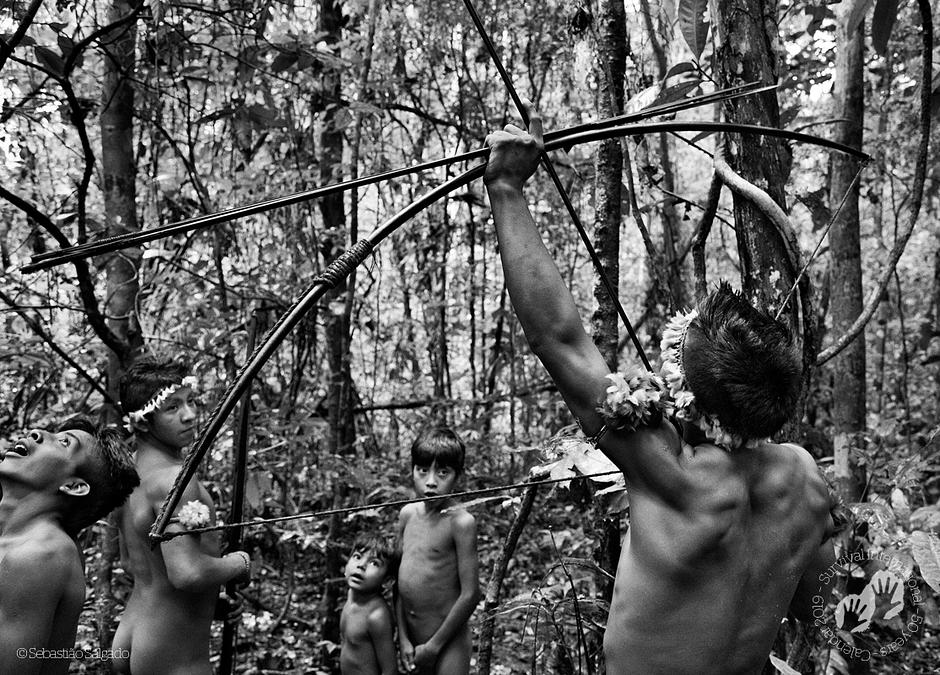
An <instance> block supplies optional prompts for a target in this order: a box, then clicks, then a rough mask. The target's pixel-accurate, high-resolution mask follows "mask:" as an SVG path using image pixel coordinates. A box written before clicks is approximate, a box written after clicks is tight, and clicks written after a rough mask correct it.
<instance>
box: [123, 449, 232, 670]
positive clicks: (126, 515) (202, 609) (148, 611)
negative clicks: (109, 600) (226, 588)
mask: <svg viewBox="0 0 940 675" xmlns="http://www.w3.org/2000/svg"><path fill="white" fill-rule="evenodd" d="M178 468H179V467H178V465H176V464H170V465H169V466H166V467H159V468H144V467H141V469H140V477H141V484H140V487H138V488H137V489H136V490H134V492H133V494H131V496H130V498H128V500H127V503H126V504H125V505H124V507H123V508H122V509H121V511H120V520H119V525H120V529H121V542H122V558H123V559H124V564H125V566H126V568H127V571H128V572H130V574H131V575H132V576H133V578H134V588H133V591H132V592H131V597H130V599H129V600H128V603H127V608H126V609H125V611H124V614H123V616H122V618H121V624H120V626H119V628H118V633H117V635H116V636H115V642H114V649H115V651H117V650H119V649H122V650H127V651H129V652H130V654H131V658H130V663H129V664H127V665H124V664H115V666H116V669H118V670H119V672H128V671H127V670H122V669H125V668H126V667H127V666H129V668H130V671H129V672H132V673H133V674H134V675H146V674H147V673H151V672H153V673H171V674H173V675H197V674H199V675H203V674H205V675H208V674H210V673H211V672H212V670H211V667H210V665H209V643H210V637H211V632H210V627H211V623H212V619H213V615H214V612H215V605H216V601H217V599H218V593H219V587H218V585H215V586H209V587H206V588H203V589H199V590H193V589H189V590H182V589H180V588H177V587H175V586H174V585H173V584H172V583H171V581H170V578H169V576H168V573H167V567H166V563H165V561H164V550H165V547H166V546H168V545H179V544H181V543H183V542H178V540H181V539H183V537H178V538H177V539H173V540H170V541H169V542H164V543H163V544H161V545H160V546H158V547H156V548H153V549H152V548H151V547H150V541H149V539H148V535H149V532H150V528H151V527H152V526H153V523H154V521H155V520H156V517H157V515H158V514H159V511H160V507H161V506H162V504H163V501H164V499H165V498H166V495H167V492H168V490H169V488H170V486H171V485H172V484H173V481H174V480H175V477H176V474H177V471H178ZM193 491H195V492H193ZM187 493H188V494H187V495H186V496H184V500H186V499H187V498H193V497H196V496H198V499H199V500H200V501H202V502H203V503H205V504H208V505H210V522H215V509H214V507H212V506H211V505H212V500H211V498H210V496H209V494H208V492H207V491H206V490H205V488H204V487H203V486H202V485H201V484H200V483H199V482H198V481H193V482H192V483H191V485H190V486H189V487H188V488H187ZM186 538H188V539H192V540H194V541H196V542H197V544H196V545H197V546H198V547H199V550H201V552H202V553H205V554H207V555H210V556H213V557H218V555H219V544H218V539H217V537H216V536H213V535H207V534H202V535H198V536H194V535H186ZM185 545H191V544H190V543H189V542H186V543H185ZM170 646H172V647H170Z"/></svg>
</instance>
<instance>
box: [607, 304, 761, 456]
mask: <svg viewBox="0 0 940 675" xmlns="http://www.w3.org/2000/svg"><path fill="white" fill-rule="evenodd" d="M697 316H698V310H696V309H692V310H690V311H688V312H679V313H678V314H676V316H674V317H673V318H672V319H670V321H669V323H667V324H666V328H665V329H664V330H663V337H662V340H661V341H660V352H661V355H662V360H663V364H662V367H661V368H660V373H661V377H660V376H659V375H656V374H654V373H646V372H643V373H633V374H629V375H623V374H621V373H611V374H610V375H607V379H609V380H610V381H611V385H610V386H609V387H608V388H607V393H606V396H605V398H604V400H603V402H602V403H601V405H600V407H599V408H598V409H597V411H598V412H599V413H600V415H601V417H602V418H603V419H604V420H605V424H604V426H603V427H602V428H601V431H600V432H599V433H598V434H596V435H595V436H594V439H595V440H597V439H599V438H600V436H601V435H602V434H603V433H604V432H606V431H607V430H608V429H610V428H614V429H625V430H628V431H634V430H636V429H637V427H639V426H641V425H644V424H649V423H650V422H651V421H652V419H653V416H654V414H655V413H657V412H659V413H662V414H663V415H666V416H668V415H674V416H675V417H676V418H677V419H679V420H682V421H683V422H689V423H691V424H695V425H697V426H698V427H699V428H700V429H701V430H702V431H703V432H704V433H705V436H706V437H707V438H708V439H709V440H711V441H712V442H713V443H714V444H715V445H717V446H719V447H721V448H724V449H726V450H732V449H734V448H739V447H742V446H744V447H748V448H753V447H756V446H757V445H759V444H760V439H749V438H746V437H744V436H742V435H740V434H734V433H731V432H729V431H727V430H725V429H723V428H722V426H721V423H720V422H719V421H718V418H717V417H715V416H714V415H709V414H707V413H705V412H703V411H702V410H700V409H699V408H698V407H697V406H696V405H695V394H693V393H692V390H691V389H690V388H689V383H688V381H687V380H686V377H685V369H684V368H683V365H682V353H683V350H684V349H685V339H686V336H687V334H688V332H689V327H690V326H691V325H692V321H694V320H695V318H696V317H697Z"/></svg>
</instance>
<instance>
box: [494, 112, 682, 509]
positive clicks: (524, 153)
mask: <svg viewBox="0 0 940 675" xmlns="http://www.w3.org/2000/svg"><path fill="white" fill-rule="evenodd" d="M530 129H531V132H532V133H531V135H529V134H527V133H525V132H523V131H522V130H521V129H517V128H516V127H512V126H511V125H510V126H508V127H506V130H505V131H499V132H496V133H493V134H490V135H489V136H488V137H487V145H489V146H490V148H491V151H490V157H489V162H488V164H487V168H486V174H485V175H484V180H485V181H486V187H487V192H488V193H489V197H490V205H491V207H492V210H493V219H494V221H495V223H496V234H497V238H498V239H499V251H500V258H501V260H502V265H503V274H504V276H505V278H506V286H507V288H508V289H509V295H510V297H511V299H512V304H513V309H514V310H515V312H516V315H517V316H518V317H519V321H520V323H521V324H522V328H523V330H524V331H525V335H526V339H527V340H528V342H529V345H530V346H531V348H532V351H533V353H535V355H536V356H538V358H539V360H540V361H541V362H542V365H544V366H545V369H546V370H548V373H549V375H551V377H552V379H553V380H554V381H555V384H556V385H557V386H558V390H559V391H560V392H561V394H562V396H563V397H564V399H565V402H566V403H567V405H568V408H569V410H571V412H572V414H574V415H575V416H576V417H577V418H578V420H579V421H580V423H581V426H582V428H583V429H584V430H585V432H586V433H588V434H595V433H597V432H598V431H599V430H600V429H601V427H602V425H603V419H602V418H601V416H600V415H599V414H598V412H597V406H598V405H599V403H600V401H601V400H602V398H603V396H604V395H605V393H606V389H607V386H608V385H609V381H608V380H607V379H606V375H607V374H608V373H609V370H608V368H607V364H606V363H605V362H604V359H603V357H602V356H601V354H600V352H599V351H598V350H597V347H596V346H595V345H594V343H593V342H592V341H591V338H590V337H589V336H588V335H587V333H586V332H585V330H584V326H583V325H582V322H581V316H580V314H579V313H578V309H577V307H576V305H575V302H574V298H573V297H572V296H571V292H570V291H569V290H568V287H567V286H566V285H565V282H564V280H563V279H562V277H561V274H560V273H559V272H558V269H557V268H556V267H555V263H554V261H553V260H552V257H551V255H550V254H549V252H548V250H547V249H546V248H545V244H544V243H543V242H542V238H541V236H540V234H539V231H538V229H537V228H536V225H535V221H534V220H533V219H532V214H531V213H530V212H529V207H528V205H527V203H526V200H525V197H524V195H523V185H524V184H525V181H526V180H527V179H528V178H529V176H531V175H532V173H533V172H534V171H535V169H536V168H537V166H538V161H539V150H540V148H541V147H542V122H541V120H540V119H539V117H538V115H537V114H535V113H533V114H532V115H531V123H530ZM600 447H601V449H602V450H603V451H604V452H605V453H606V454H607V455H608V456H609V457H610V459H611V460H612V461H613V462H614V463H615V464H616V465H617V467H618V468H620V469H621V470H622V471H623V472H624V475H625V476H626V478H627V480H628V481H629V482H630V484H631V487H633V488H637V489H648V490H650V491H652V492H655V493H657V494H659V495H661V496H662V497H664V498H666V499H669V500H670V501H673V500H682V499H683V496H684V495H687V494H689V490H688V487H689V484H688V482H687V480H686V478H685V475H684V472H683V471H682V470H681V468H680V466H679V464H678V461H677V459H676V456H677V455H678V454H679V448H680V445H679V438H678V435H677V434H676V432H675V430H674V429H672V425H670V424H662V425H660V426H659V427H657V428H652V427H646V428H641V429H640V431H638V432H635V433H632V434H626V433H606V434H604V435H603V437H602V438H601V439H600ZM664 449H665V450H667V452H663V450H664Z"/></svg>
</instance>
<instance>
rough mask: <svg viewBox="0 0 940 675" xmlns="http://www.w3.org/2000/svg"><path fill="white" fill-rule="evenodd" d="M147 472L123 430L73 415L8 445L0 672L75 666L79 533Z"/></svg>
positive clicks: (24, 674) (0, 522)
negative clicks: (57, 426)
mask: <svg viewBox="0 0 940 675" xmlns="http://www.w3.org/2000/svg"><path fill="white" fill-rule="evenodd" d="M138 483H139V479H138V477H137V472H136V470H135V469H134V465H133V462H132V461H131V457H130V454H129V452H128V450H127V446H126V445H125V443H124V442H123V440H122V439H121V434H120V432H118V431H117V430H114V429H99V428H97V427H95V425H93V424H92V423H91V422H90V421H88V420H86V419H84V418H73V419H71V420H69V421H68V422H66V423H65V424H64V425H63V426H62V427H61V428H60V429H59V430H58V431H55V432H52V431H48V430H45V429H32V430H30V431H28V432H27V433H26V434H24V435H23V436H22V437H21V438H18V439H17V440H15V441H12V442H6V443H4V444H2V445H0V491H2V492H0V495H2V497H0V673H17V674H18V675H20V674H21V675H28V674H30V673H44V674H45V673H67V672H68V669H69V662H70V661H71V660H72V658H73V657H74V656H75V650H74V645H75V632H76V629H77V627H78V617H79V614H80V612H81V608H82V603H83V602H84V600H85V572H84V559H83V555H82V551H81V548H80V547H79V545H78V543H77V541H76V537H77V536H78V534H79V532H80V531H81V530H83V529H84V528H86V527H88V526H89V525H91V524H93V523H94V522H95V521H97V520H98V519H99V518H102V517H104V516H106V515H107V514H108V513H109V512H110V511H111V510H112V509H114V508H115V507H117V506H119V505H120V504H122V503H123V502H124V500H125V499H127V496H128V495H129V494H130V493H131V490H133V489H134V487H136V486H137V484H138Z"/></svg>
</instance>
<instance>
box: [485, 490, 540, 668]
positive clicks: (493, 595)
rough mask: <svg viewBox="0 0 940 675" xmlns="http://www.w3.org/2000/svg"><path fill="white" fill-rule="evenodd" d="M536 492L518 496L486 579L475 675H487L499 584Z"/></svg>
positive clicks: (527, 517) (491, 653)
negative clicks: (506, 529) (512, 518)
mask: <svg viewBox="0 0 940 675" xmlns="http://www.w3.org/2000/svg"><path fill="white" fill-rule="evenodd" d="M537 492H538V486H535V485H532V486H529V487H528V488H526V491H525V493H524V494H523V496H522V503H521V504H520V505H519V511H518V512H517V513H516V517H515V519H514V520H513V521H512V526H511V527H510V528H509V534H507V535H506V543H505V544H503V548H502V550H501V551H500V553H499V559H498V560H497V561H496V562H495V563H494V564H493V573H492V574H491V575H490V581H489V584H487V586H486V595H485V596H484V600H483V623H482V625H481V626H480V639H479V642H478V644H479V649H478V650H477V675H490V668H491V665H490V664H491V661H492V658H493V633H494V630H495V627H496V609H497V608H498V607H499V595H500V593H501V592H502V589H503V581H504V580H505V578H506V571H507V570H508V568H509V561H510V560H511V559H512V556H513V553H515V550H516V545H517V544H518V543H519V537H520V536H522V530H523V529H524V528H525V525H526V523H527V522H528V520H529V514H531V513H532V505H533V504H534V503H535V495H536V493H537Z"/></svg>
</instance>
